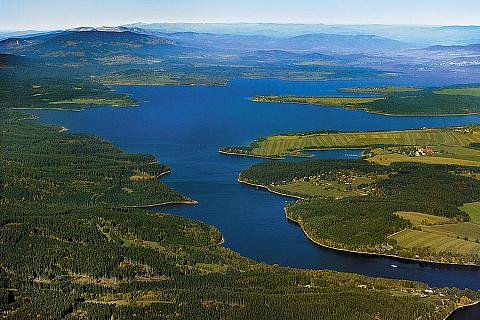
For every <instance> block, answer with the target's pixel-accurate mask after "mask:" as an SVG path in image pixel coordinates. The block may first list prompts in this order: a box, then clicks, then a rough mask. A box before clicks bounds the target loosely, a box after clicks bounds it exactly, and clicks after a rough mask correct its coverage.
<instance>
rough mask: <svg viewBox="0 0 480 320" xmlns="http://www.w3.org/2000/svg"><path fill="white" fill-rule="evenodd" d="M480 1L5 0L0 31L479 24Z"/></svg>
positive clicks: (0, 1) (0, 3)
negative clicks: (140, 25)
mask: <svg viewBox="0 0 480 320" xmlns="http://www.w3.org/2000/svg"><path fill="white" fill-rule="evenodd" d="M478 12H480V1H478V0H422V1H418V0H389V1H385V0H364V1H358V0H344V1H342V2H341V3H337V2H332V1H327V0H297V1H295V2H294V3H292V2H291V1H287V0H276V1H275V0H264V1H258V0H243V1H241V2H239V1H236V0H208V1H207V0H177V1H175V2H172V1H168V0H137V1H135V2H132V1H129V0H116V1H114V0H105V1H96V0H83V1H80V0H0V30H9V31H15V30H29V29H30V30H53V29H64V28H72V27H78V26H103V25H105V26H106V25H108V26H117V25H123V24H127V23H134V22H139V21H141V22H146V23H153V22H171V23H176V22H193V23H238V22H251V23H260V22H263V23H303V24H320V23H324V24H386V25H398V24H401V25H480V15H478Z"/></svg>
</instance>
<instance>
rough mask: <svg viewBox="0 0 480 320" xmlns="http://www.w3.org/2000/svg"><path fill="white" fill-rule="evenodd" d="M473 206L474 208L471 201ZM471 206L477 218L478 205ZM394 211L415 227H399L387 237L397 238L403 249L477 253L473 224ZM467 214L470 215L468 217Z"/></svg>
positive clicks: (478, 229) (478, 234) (478, 228)
mask: <svg viewBox="0 0 480 320" xmlns="http://www.w3.org/2000/svg"><path fill="white" fill-rule="evenodd" d="M473 205H474V207H475V204H473ZM467 206H468V205H467ZM462 208H463V207H462ZM475 209H476V210H477V216H475V214H474V216H475V219H478V218H479V216H480V210H479V209H480V207H479V206H476V207H475ZM475 209H474V210H473V211H475ZM467 213H469V212H467ZM396 214H397V215H398V216H400V217H402V218H403V219H406V220H409V221H410V222H411V223H412V225H413V226H414V227H415V229H407V230H403V231H401V232H399V233H396V234H394V235H392V236H390V238H392V239H395V240H397V244H398V245H399V246H401V247H403V248H415V249H416V248H428V249H429V250H431V251H434V252H451V253H454V254H478V252H480V244H479V243H478V241H479V240H480V225H479V224H477V223H472V222H456V221H455V220H453V219H450V218H446V217H440V216H433V215H429V214H424V213H420V212H396ZM470 217H471V218H472V216H470ZM472 219H473V218H472ZM476 221H478V220H476Z"/></svg>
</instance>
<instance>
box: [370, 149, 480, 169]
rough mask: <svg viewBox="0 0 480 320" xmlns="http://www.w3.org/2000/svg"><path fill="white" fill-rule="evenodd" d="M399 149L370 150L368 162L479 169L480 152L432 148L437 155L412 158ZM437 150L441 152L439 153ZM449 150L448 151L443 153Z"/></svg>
mask: <svg viewBox="0 0 480 320" xmlns="http://www.w3.org/2000/svg"><path fill="white" fill-rule="evenodd" d="M398 149H399V148H375V149H373V150H371V155H372V156H371V157H369V158H368V161H371V162H375V163H378V164H381V165H390V164H392V163H394V162H418V163H425V164H449V165H460V166H473V167H480V152H479V151H477V150H473V149H469V148H465V147H433V148H432V149H433V150H434V151H436V152H438V153H436V154H434V155H432V156H420V157H412V156H409V155H405V154H401V153H399V152H398ZM439 150H443V152H440V151H439ZM445 150H449V151H445Z"/></svg>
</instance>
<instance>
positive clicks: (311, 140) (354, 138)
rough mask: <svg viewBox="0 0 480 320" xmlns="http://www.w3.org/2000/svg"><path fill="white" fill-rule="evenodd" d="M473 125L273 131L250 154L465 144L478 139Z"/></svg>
mask: <svg viewBox="0 0 480 320" xmlns="http://www.w3.org/2000/svg"><path fill="white" fill-rule="evenodd" d="M473 128H474V129H472V130H471V132H470V133H464V132H465V131H462V129H455V128H445V129H422V130H403V131H381V132H350V133H349V132H347V133H318V134H317V133H312V134H300V133H299V134H291V135H274V136H269V137H267V138H265V139H262V140H258V141H256V142H255V143H254V144H252V149H251V150H249V154H251V155H254V156H263V157H278V156H286V155H295V154H298V153H299V152H301V151H302V150H305V149H335V148H370V147H374V146H383V145H392V146H393V145H397V146H424V145H426V146H442V147H466V146H468V145H470V144H471V143H476V142H480V130H477V129H478V128H477V127H473ZM233 152H235V150H233ZM408 158H411V157H408Z"/></svg>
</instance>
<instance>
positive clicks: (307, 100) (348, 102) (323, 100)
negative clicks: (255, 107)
mask: <svg viewBox="0 0 480 320" xmlns="http://www.w3.org/2000/svg"><path fill="white" fill-rule="evenodd" d="M380 99H383V98H356V97H295V96H255V97H253V98H252V100H253V101H256V102H275V103H296V104H317V105H322V106H355V105H361V104H365V103H370V102H373V101H376V100H380Z"/></svg>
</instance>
